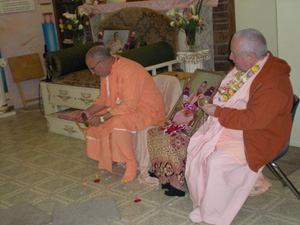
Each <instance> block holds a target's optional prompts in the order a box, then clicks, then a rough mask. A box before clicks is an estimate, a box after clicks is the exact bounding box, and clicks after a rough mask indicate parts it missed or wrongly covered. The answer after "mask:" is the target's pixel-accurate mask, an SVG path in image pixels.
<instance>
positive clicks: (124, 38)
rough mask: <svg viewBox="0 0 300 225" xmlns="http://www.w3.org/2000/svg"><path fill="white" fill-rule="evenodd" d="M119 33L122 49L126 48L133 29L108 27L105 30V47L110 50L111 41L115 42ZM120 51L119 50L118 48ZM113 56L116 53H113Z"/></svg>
mask: <svg viewBox="0 0 300 225" xmlns="http://www.w3.org/2000/svg"><path fill="white" fill-rule="evenodd" d="M115 33H118V36H117V39H118V40H120V42H121V45H122V49H123V48H124V45H125V44H126V43H127V42H128V40H129V38H130V36H131V33H132V28H131V27H108V28H103V37H102V40H103V45H104V46H105V47H108V48H110V45H109V43H110V40H113V37H114V34H115ZM118 49H119V48H118ZM111 53H112V54H115V53H116V51H113V52H111Z"/></svg>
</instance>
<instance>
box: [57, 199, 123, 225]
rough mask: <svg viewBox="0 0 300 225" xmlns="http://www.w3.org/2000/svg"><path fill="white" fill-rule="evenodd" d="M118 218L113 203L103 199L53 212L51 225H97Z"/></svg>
mask: <svg viewBox="0 0 300 225" xmlns="http://www.w3.org/2000/svg"><path fill="white" fill-rule="evenodd" d="M120 218H121V215H120V212H119V210H118V208H117V205H116V203H115V201H114V200H113V199H104V200H99V201H94V202H84V203H81V204H77V205H71V206H68V207H64V208H60V209H56V210H54V212H53V225H82V224H84V225H99V224H103V223H107V222H110V221H115V220H120Z"/></svg>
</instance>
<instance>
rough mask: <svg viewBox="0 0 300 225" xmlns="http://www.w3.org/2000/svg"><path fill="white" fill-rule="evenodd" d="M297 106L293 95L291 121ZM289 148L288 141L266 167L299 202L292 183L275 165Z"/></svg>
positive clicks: (298, 196)
mask: <svg viewBox="0 0 300 225" xmlns="http://www.w3.org/2000/svg"><path fill="white" fill-rule="evenodd" d="M298 105H299V98H298V97H297V96H296V95H295V94H294V104H293V108H292V112H291V113H292V121H294V117H295V114H296V110H297V107H298ZM289 146H290V140H289V141H288V143H287V145H286V147H285V149H284V150H283V151H282V152H281V154H280V155H279V156H277V157H276V158H275V159H274V160H272V161H271V162H269V163H268V164H267V167H268V168H269V169H270V170H271V172H272V173H273V174H274V175H275V176H276V177H277V178H278V179H279V180H280V181H281V183H282V184H283V186H288V187H289V188H290V190H291V191H292V192H293V193H294V194H295V195H296V197H297V198H298V199H299V200H300V193H299V191H298V190H297V189H296V188H295V186H294V185H293V184H292V182H291V181H290V180H289V179H288V178H287V176H286V175H285V174H284V173H283V172H282V170H281V169H280V168H279V166H278V165H277V164H276V163H275V161H277V160H279V159H280V158H282V157H283V156H284V155H285V154H286V153H287V151H288V149H289Z"/></svg>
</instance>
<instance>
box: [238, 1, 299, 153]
mask: <svg viewBox="0 0 300 225" xmlns="http://www.w3.org/2000/svg"><path fill="white" fill-rule="evenodd" d="M234 4H235V15H236V30H237V31H238V30H241V29H246V28H256V29H258V30H260V31H261V32H262V33H263V34H264V35H265V37H266V39H267V43H268V49H269V50H270V51H272V53H273V54H274V55H275V56H278V57H280V58H282V59H284V60H286V61H287V62H288V63H289V65H290V66H291V68H292V71H291V82H292V85H293V89H294V93H295V94H296V95H298V97H299V96H300V76H299V73H300V29H299V21H300V15H299V11H300V1H299V0H284V1H283V0H251V1H249V0H236V1H235V3H234ZM291 145H292V146H297V147H300V107H299V109H298V113H296V117H295V121H294V125H293V130H292V135H291Z"/></svg>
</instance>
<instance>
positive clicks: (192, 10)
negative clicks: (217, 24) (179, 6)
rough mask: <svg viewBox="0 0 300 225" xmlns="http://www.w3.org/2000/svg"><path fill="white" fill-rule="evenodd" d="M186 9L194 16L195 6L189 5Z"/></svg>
mask: <svg viewBox="0 0 300 225" xmlns="http://www.w3.org/2000/svg"><path fill="white" fill-rule="evenodd" d="M188 8H189V11H190V12H191V13H192V14H195V6H194V5H190V6H189V7H188Z"/></svg>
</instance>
